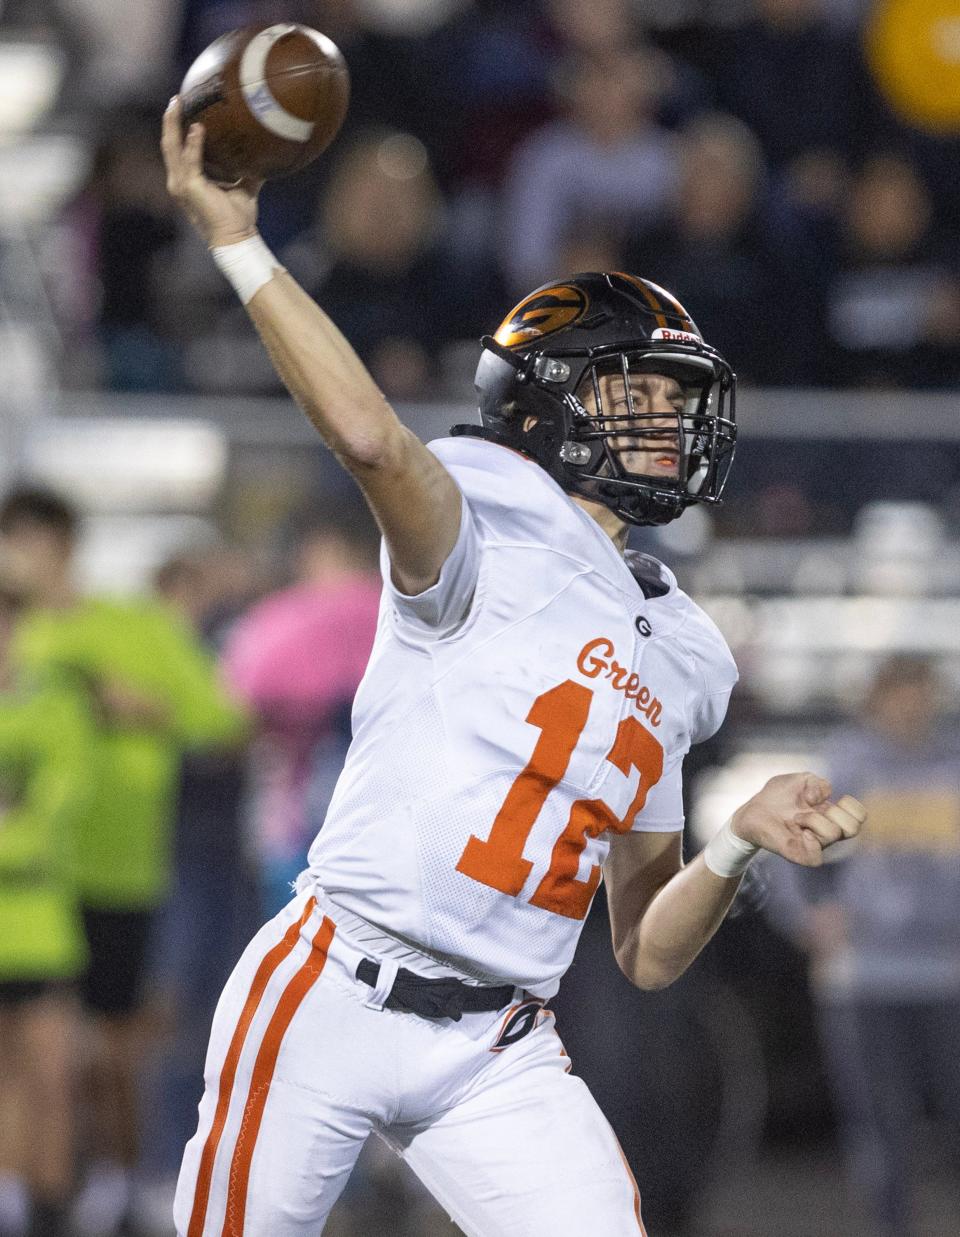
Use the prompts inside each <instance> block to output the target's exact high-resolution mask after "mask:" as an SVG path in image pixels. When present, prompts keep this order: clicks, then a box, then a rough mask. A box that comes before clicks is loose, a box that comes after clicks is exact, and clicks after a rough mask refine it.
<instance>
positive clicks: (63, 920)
mask: <svg viewBox="0 0 960 1237" xmlns="http://www.w3.org/2000/svg"><path fill="white" fill-rule="evenodd" d="M18 608H19V607H18V602H17V600H16V599H15V598H14V597H13V596H12V595H11V594H9V593H7V592H5V591H0V1232H4V1231H11V1230H14V1229H15V1227H16V1226H17V1221H18V1219H20V1218H21V1217H18V1215H17V1211H18V1210H22V1211H24V1212H25V1211H27V1208H28V1206H29V1211H30V1228H29V1232H30V1233H31V1234H35V1235H36V1237H41V1235H44V1237H59V1235H60V1234H63V1233H65V1232H66V1228H65V1222H66V1205H67V1202H68V1198H69V1194H70V1190H71V1189H72V1186H73V1178H74V1120H73V1095H72V1081H73V1059H74V1046H75V1042H76V1037H77V1017H78V1010H77V1005H76V995H75V989H76V981H77V980H78V979H79V977H80V975H81V974H82V971H83V967H84V965H85V962H86V943H85V941H84V935H83V927H82V924H81V921H80V916H79V913H78V911H77V907H76V903H75V899H74V894H73V889H72V885H71V879H70V872H69V867H70V864H69V860H70V855H71V850H72V846H73V842H74V834H75V827H76V824H77V821H78V820H79V819H80V817H81V816H82V815H83V813H84V812H85V811H86V809H87V805H88V802H89V793H90V787H91V783H90V721H89V718H88V716H87V711H86V708H85V704H84V701H83V699H82V697H80V696H79V695H78V693H77V692H76V690H74V689H72V688H70V687H69V686H68V685H65V684H63V683H58V682H57V681H56V680H55V679H54V680H50V679H48V680H46V681H29V682H25V681H24V680H23V678H22V676H20V677H18V676H16V675H15V674H14V672H13V668H12V666H11V664H10V657H9V651H10V641H11V637H12V634H13V629H14V622H15V616H16V612H17V609H18ZM11 1213H12V1214H11ZM22 1218H23V1219H25V1218H26V1217H25V1216H24V1217H22Z"/></svg>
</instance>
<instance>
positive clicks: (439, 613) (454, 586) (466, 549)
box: [380, 495, 480, 640]
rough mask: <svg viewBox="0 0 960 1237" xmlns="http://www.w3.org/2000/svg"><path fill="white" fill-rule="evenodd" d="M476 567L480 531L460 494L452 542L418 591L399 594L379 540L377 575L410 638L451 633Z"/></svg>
mask: <svg viewBox="0 0 960 1237" xmlns="http://www.w3.org/2000/svg"><path fill="white" fill-rule="evenodd" d="M479 570H480V534H479V532H478V529H477V525H476V521H475V520H474V518H473V513H472V511H471V509H470V504H469V503H468V502H467V500H466V498H465V497H463V496H462V495H461V503H460V531H459V533H458V535H457V540H456V544H455V545H454V547H453V549H452V550H451V551H450V553H449V554H448V555H447V558H446V560H445V562H444V564H443V567H442V568H441V569H440V577H439V579H438V580H437V582H436V584H434V585H432V586H431V587H430V588H428V589H425V590H424V591H423V592H422V593H417V594H416V595H415V596H410V595H409V594H407V593H401V592H400V590H399V589H398V588H397V586H396V585H395V584H394V582H393V575H392V571H391V564H390V557H389V555H388V553H387V547H386V542H383V541H381V543H380V574H381V575H382V576H383V585H384V590H385V594H386V596H387V598H388V599H389V601H390V603H391V604H392V607H393V611H394V613H395V614H396V615H397V618H398V619H399V620H400V622H401V623H402V624H403V625H404V626H405V627H406V628H407V629H408V636H409V637H410V638H412V639H414V640H417V639H421V640H437V639H442V638H443V637H444V636H449V635H451V634H452V633H453V632H454V631H456V630H457V628H458V627H459V626H460V624H461V623H462V622H463V621H464V619H465V618H466V616H467V614H468V612H469V610H470V603H471V601H472V600H473V595H474V591H475V590H476V587H477V573H478V571H479Z"/></svg>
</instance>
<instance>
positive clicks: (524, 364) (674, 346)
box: [451, 271, 737, 524]
mask: <svg viewBox="0 0 960 1237" xmlns="http://www.w3.org/2000/svg"><path fill="white" fill-rule="evenodd" d="M481 344H482V347H483V353H482V355H481V357H480V364H479V365H478V367H477V376H476V388H477V394H478V396H479V399H480V420H481V425H480V426H476V425H456V426H454V427H453V430H452V431H451V432H452V433H454V434H471V435H474V436H477V437H482V438H487V439H490V440H492V441H494V442H499V443H502V444H503V445H505V446H508V447H513V448H514V449H515V450H517V451H521V452H523V453H524V454H525V455H528V456H530V457H531V458H532V459H534V460H536V461H537V463H538V464H540V465H541V467H543V468H544V469H546V471H547V472H548V473H549V474H550V476H551V477H553V478H554V479H555V480H556V481H557V482H558V483H559V484H560V485H561V486H562V488H563V489H564V490H566V491H567V492H568V493H570V494H579V495H582V496H583V497H585V498H589V499H591V500H593V501H594V502H599V503H602V504H604V505H605V506H606V507H609V508H610V509H611V510H612V511H614V512H615V513H616V514H617V515H618V516H619V517H620V519H622V520H624V521H625V522H627V523H629V524H666V523H668V522H669V521H670V520H675V519H676V518H677V516H679V515H680V514H681V513H682V512H683V511H684V509H685V508H686V507H688V506H690V505H691V504H692V503H717V502H719V501H720V499H721V497H722V494H723V489H724V486H725V484H726V481H727V475H728V473H729V471H730V465H731V463H732V461H733V452H734V444H735V442H736V437H737V427H736V414H735V395H736V376H735V375H734V373H733V370H732V369H731V368H730V366H729V365H728V364H727V362H726V361H725V360H724V359H723V357H722V356H720V354H719V353H718V352H716V351H715V350H714V349H713V348H711V347H709V346H708V345H707V344H705V343H704V342H703V339H702V337H701V335H700V332H699V331H698V330H697V328H696V326H695V325H694V322H693V319H692V318H691V317H690V315H689V314H688V313H687V311H686V310H685V309H684V308H683V306H682V305H681V304H680V303H679V301H677V300H676V298H675V297H673V296H671V295H670V293H669V292H666V291H664V289H663V288H660V287H658V286H657V285H656V284H655V283H650V281H649V280H646V279H639V278H638V277H637V276H635V275H625V274H622V273H620V272H618V271H614V272H611V273H608V274H600V273H590V274H583V275H574V276H573V277H572V278H571V279H568V280H565V281H563V282H561V283H552V284H544V285H543V287H541V288H537V290H536V291H535V292H532V293H531V294H530V295H529V296H527V297H525V298H524V299H523V300H522V301H521V302H520V304H519V305H517V307H516V308H515V309H514V310H513V311H512V312H511V313H510V314H509V315H508V316H507V317H506V318H505V319H504V321H503V323H502V325H501V326H500V329H499V330H498V331H497V333H496V334H495V335H493V336H489V335H485V336H484V337H483V339H482V340H481ZM649 373H654V374H661V375H664V376H665V377H667V378H672V379H675V380H676V382H677V383H678V384H679V388H680V391H679V393H678V394H677V398H676V399H673V398H671V400H670V402H671V404H672V406H673V411H672V412H662V411H660V412H645V411H638V409H637V407H636V403H635V395H636V392H637V391H638V390H639V389H640V388H639V385H638V384H641V383H642V375H643V374H649ZM608 376H609V377H608ZM605 405H606V406H605ZM642 469H646V470H647V471H641V470H642Z"/></svg>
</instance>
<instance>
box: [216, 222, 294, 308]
mask: <svg viewBox="0 0 960 1237" xmlns="http://www.w3.org/2000/svg"><path fill="white" fill-rule="evenodd" d="M210 252H211V253H212V254H213V260H214V262H216V264H217V266H219V267H220V270H221V271H222V272H223V274H224V275H225V276H226V277H227V279H228V280H229V281H230V283H231V284H233V290H234V291H235V292H236V294H237V296H239V298H240V300H241V301H243V303H244V305H248V304H249V303H250V302H251V301H252V300H253V298H254V297H255V296H256V294H257V293H258V292H259V291H260V289H261V288H262V287H263V285H264V284H266V283H269V282H270V280H271V279H272V278H273V277H274V275H275V274H276V273H277V271H282V270H286V267H284V266H283V265H282V264H281V263H280V262H279V261H278V260H277V259H276V258H275V257H274V256H273V254H272V253H271V252H270V250H269V249H268V248H267V247H266V245H265V244H264V243H263V239H262V238H261V237H260V236H248V237H247V239H246V240H243V241H237V242H236V243H235V244H233V245H218V246H216V248H214V249H211V250H210Z"/></svg>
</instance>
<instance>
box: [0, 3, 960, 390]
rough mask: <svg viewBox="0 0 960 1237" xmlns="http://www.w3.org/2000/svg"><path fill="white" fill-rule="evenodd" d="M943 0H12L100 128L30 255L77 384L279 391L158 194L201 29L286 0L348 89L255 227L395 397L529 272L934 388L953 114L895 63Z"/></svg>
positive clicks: (201, 42) (957, 333)
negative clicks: (903, 35) (333, 46)
mask: <svg viewBox="0 0 960 1237" xmlns="http://www.w3.org/2000/svg"><path fill="white" fill-rule="evenodd" d="M934 7H935V6H934ZM898 8H899V9H902V10H906V11H907V15H908V16H909V13H910V12H911V11H913V12H914V13H915V18H914V25H913V27H910V28H911V29H913V30H914V31H915V34H916V39H917V40H919V42H917V44H916V46H913V47H911V46H910V45H909V42H907V43H906V44H903V46H901V43H902V40H899V35H898V28H897V26H896V23H895V21H894V17H895V16H896V14H895V13H894V14H893V16H890V13H889V12H888V11H889V10H896V9H898ZM140 10H142V12H141V11H140ZM921 10H923V11H921ZM934 16H935V14H933V10H932V9H931V11H930V13H927V12H926V9H925V7H924V6H923V5H920V6H913V8H912V9H911V5H910V3H909V0H905V2H904V3H901V4H900V5H896V4H894V5H889V4H886V3H883V4H881V3H872V2H870V0H860V2H858V0H844V2H842V3H841V2H840V0H739V2H735V0H717V2H715V3H705V2H704V3H685V4H682V5H681V4H678V5H675V6H662V5H661V6H657V5H653V4H648V3H645V2H644V0H594V2H593V3H591V4H589V5H585V4H583V3H581V2H580V0H509V2H507V0H442V2H441V0H406V2H405V3H387V2H386V0H157V2H156V3H153V4H151V5H149V6H139V8H138V11H137V12H136V13H131V12H129V10H128V7H127V6H124V5H123V4H122V0H29V3H17V0H7V3H6V5H5V9H4V12H3V14H2V17H3V20H4V21H5V26H6V29H7V30H16V29H18V28H19V29H21V30H24V31H27V32H31V33H36V31H37V30H38V29H44V28H46V29H47V30H48V33H49V37H51V38H53V39H55V40H58V41H59V43H60V44H61V45H62V46H63V48H65V49H66V51H67V52H68V53H69V57H70V65H71V68H70V71H69V72H68V73H67V76H66V84H65V86H64V90H63V94H62V99H61V104H60V106H61V110H62V111H63V113H64V114H65V115H73V116H75V117H76V116H82V117H83V126H84V128H83V131H84V133H85V135H86V137H87V139H88V151H89V172H88V174H87V176H86V178H85V180H84V181H83V182H82V183H81V184H80V186H79V187H78V189H77V190H76V192H75V193H73V194H72V196H71V198H70V200H69V201H67V202H66V203H65V205H64V206H63V208H62V210H61V211H60V212H59V213H58V216H57V218H56V220H55V221H54V225H55V226H53V227H51V228H50V229H49V233H48V236H47V242H46V245H47V251H46V253H45V256H44V259H43V261H44V264H45V266H46V269H47V270H48V271H49V272H55V277H52V278H51V279H50V288H49V296H50V299H51V301H52V303H53V306H54V312H55V313H56V315H57V318H58V322H59V327H60V331H61V334H62V337H63V339H64V340H65V351H64V353H63V356H62V360H61V367H62V370H63V379H64V381H65V382H66V383H67V385H68V386H93V387H97V386H100V387H105V388H110V389H119V390H148V391H172V390H175V391H193V392H198V391H199V392H215V393H218V394H223V393H230V392H273V391H276V390H277V385H276V378H275V377H274V375H273V372H272V369H271V368H270V366H269V364H268V363H267V362H266V361H265V359H264V357H263V356H262V354H261V353H260V351H259V349H258V348H256V347H251V339H252V336H251V333H250V329H249V327H248V326H247V324H246V321H245V318H244V317H243V315H242V314H241V313H240V311H239V309H238V307H237V306H236V304H235V303H234V300H233V298H232V296H231V294H230V293H229V291H228V290H227V288H226V287H225V285H224V283H223V281H222V280H221V279H220V277H219V276H218V275H217V273H216V271H215V270H213V269H212V266H211V264H210V263H209V261H207V260H206V259H205V257H204V256H203V254H202V253H201V252H200V251H199V249H198V245H197V242H196V241H195V240H194V239H193V238H192V237H191V236H190V235H188V234H187V233H186V231H185V229H184V228H183V227H182V225H181V223H180V221H179V220H178V218H177V217H176V214H175V212H174V210H173V208H172V206H171V203H170V202H169V200H168V199H167V198H166V195H165V192H164V186H163V181H162V173H161V168H160V163H159V158H158V152H157V123H158V114H159V111H160V109H161V107H162V104H163V102H164V101H165V99H166V97H167V95H169V94H170V93H171V92H172V91H173V90H175V89H176V88H177V85H178V83H179V81H180V80H181V77H182V75H183V73H184V71H185V70H186V68H187V66H188V65H189V64H190V63H191V61H192V60H193V59H194V57H195V56H196V55H197V54H198V53H199V52H200V51H201V50H202V49H203V48H204V47H205V46H206V45H207V44H208V43H209V42H210V41H211V40H212V39H213V38H214V37H216V36H217V35H219V34H221V33H223V32H224V31H226V30H228V29H231V28H233V27H235V26H237V25H241V24H245V23H248V22H253V21H264V22H275V21H279V20H287V19H292V20H297V21H303V22H306V23H309V24H311V25H314V26H316V27H318V28H319V29H321V30H324V31H325V32H326V33H328V34H329V35H330V36H331V37H332V38H333V39H334V40H335V41H336V42H337V43H338V44H339V46H340V47H341V49H342V50H343V53H344V55H345V57H346V60H347V62H348V65H349V68H350V71H351V75H352V101H351V106H350V111H349V115H348V119H347V122H346V125H345V127H344V130H343V131H342V133H341V135H340V137H339V138H338V139H337V141H336V143H335V144H334V146H333V147H332V148H331V149H330V150H329V151H328V152H327V153H326V154H325V155H324V156H323V157H322V158H321V159H320V160H319V161H318V162H317V163H315V164H314V165H313V166H312V167H311V168H309V169H308V170H306V171H305V172H302V173H300V174H298V175H297V176H295V177H293V178H292V179H290V180H287V181H284V180H280V181H277V182H274V183H273V184H272V185H270V186H269V187H268V188H267V190H266V191H265V193H264V195H263V205H262V230H263V232H264V235H265V237H266V239H267V240H268V242H269V243H270V245H271V246H272V247H273V249H274V250H275V251H276V252H277V253H278V254H280V255H281V256H282V258H283V260H284V262H285V263H286V264H287V265H288V267H289V269H290V270H291V271H292V272H293V273H294V274H295V275H297V277H298V278H299V279H300V280H301V281H302V282H303V283H304V285H305V286H306V287H307V288H308V289H309V290H310V291H311V292H312V293H313V294H314V295H315V296H317V298H318V299H319V300H320V301H321V303H322V304H323V305H324V306H325V308H327V309H328V310H329V311H330V313H331V315H332V316H333V317H334V319H335V320H336V321H337V322H338V323H339V325H340V326H341V327H343V329H344V330H345V333H346V334H347V336H348V337H349V338H350V339H351V341H352V342H353V343H354V344H355V346H356V347H357V348H358V350H359V351H360V353H361V355H362V357H363V358H364V360H365V361H366V362H367V363H368V365H369V366H370V367H371V368H372V370H373V372H374V374H375V376H376V377H377V379H378V381H379V382H380V383H381V385H382V387H383V389H384V390H385V392H386V393H387V394H388V396H390V397H392V398H395V399H399V400H403V399H415V398H430V397H444V396H452V397H461V396H463V395H464V394H465V393H469V390H470V379H471V378H472V358H473V356H474V355H475V352H474V347H475V342H476V340H477V339H478V338H479V336H480V335H481V334H483V333H485V332H489V331H492V330H493V329H495V327H496V326H497V324H498V323H499V321H500V320H501V318H502V317H503V316H504V315H505V313H506V311H507V310H508V309H509V307H510V305H512V304H513V303H515V301H516V300H518V299H519V298H520V296H522V295H523V294H525V293H526V292H527V291H529V290H530V289H531V288H532V287H535V286H536V285H538V284H540V283H542V282H544V281H546V280H550V279H556V278H557V277H559V276H560V275H562V274H564V273H567V272H570V271H574V270H589V269H611V268H614V269H616V268H627V269H631V270H635V271H637V272H638V273H642V274H643V275H644V276H645V277H647V278H651V279H653V280H654V281H656V282H659V283H662V284H663V285H664V286H666V287H668V288H669V289H670V290H671V291H673V292H674V293H675V294H676V295H677V296H679V297H680V299H681V300H682V301H683V302H685V303H689V304H690V305H691V306H693V307H695V317H696V319H697V321H698V325H699V326H700V328H701V330H702V331H703V333H704V335H705V337H706V338H707V339H708V340H709V341H710V342H711V343H713V344H714V345H715V346H716V347H717V348H718V349H719V350H720V351H721V352H723V353H724V354H725V355H727V356H729V357H730V358H731V360H732V361H733V363H734V364H735V366H736V369H737V370H738V373H739V374H740V376H741V378H742V379H743V380H744V381H747V382H750V383H754V384H758V385H776V384H800V385H805V386H821V385H828V386H840V387H848V386H856V387H862V386H872V387H881V386H883V387H912V388H930V387H934V388H936V387H946V386H949V385H950V384H952V383H955V382H956V381H957V380H958V379H960V243H958V241H957V233H956V228H955V227H954V226H952V223H951V221H952V220H954V219H955V218H956V216H957V214H958V212H960V191H958V188H957V183H958V182H957V178H956V175H955V172H954V169H955V166H956V159H957V155H958V151H960V140H958V136H957V135H958V132H960V115H958V116H951V114H950V113H949V107H948V106H947V107H945V108H941V111H943V112H944V113H945V114H944V115H940V114H938V115H936V116H935V117H934V118H933V119H932V120H931V117H930V116H929V115H928V113H927V110H925V103H926V99H925V96H924V93H923V83H920V84H917V83H916V82H914V81H913V79H912V78H911V77H910V74H911V72H912V68H911V65H912V63H913V62H914V61H916V59H917V57H919V56H920V55H921V52H922V48H923V46H924V45H925V44H924V42H923V41H924V39H925V38H926V35H925V34H924V31H923V25H922V23H923V22H924V21H930V22H932V21H933V20H934ZM931 37H932V36H931ZM898 56H899V57H900V59H899V60H898V58H897V57H898ZM901 61H902V63H901ZM923 63H924V64H926V63H927V62H926V61H923ZM905 76H906V78H907V79H908V80H907V86H910V87H911V88H912V90H913V93H912V94H911V93H910V91H909V90H905V89H904V88H903V81H902V80H901V79H903V78H904V77H905ZM915 76H916V74H914V77H915ZM927 76H928V77H929V78H930V81H929V83H928V87H927V89H928V90H929V91H934V92H936V91H937V90H938V89H939V90H940V93H941V95H944V94H945V91H944V89H943V87H942V86H940V85H938V83H937V82H936V81H935V80H933V75H932V74H931V73H930V72H928V73H927ZM946 85H947V86H949V85H950V83H949V82H948V83H946ZM946 93H947V94H948V93H949V92H946ZM955 110H956V109H955Z"/></svg>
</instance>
